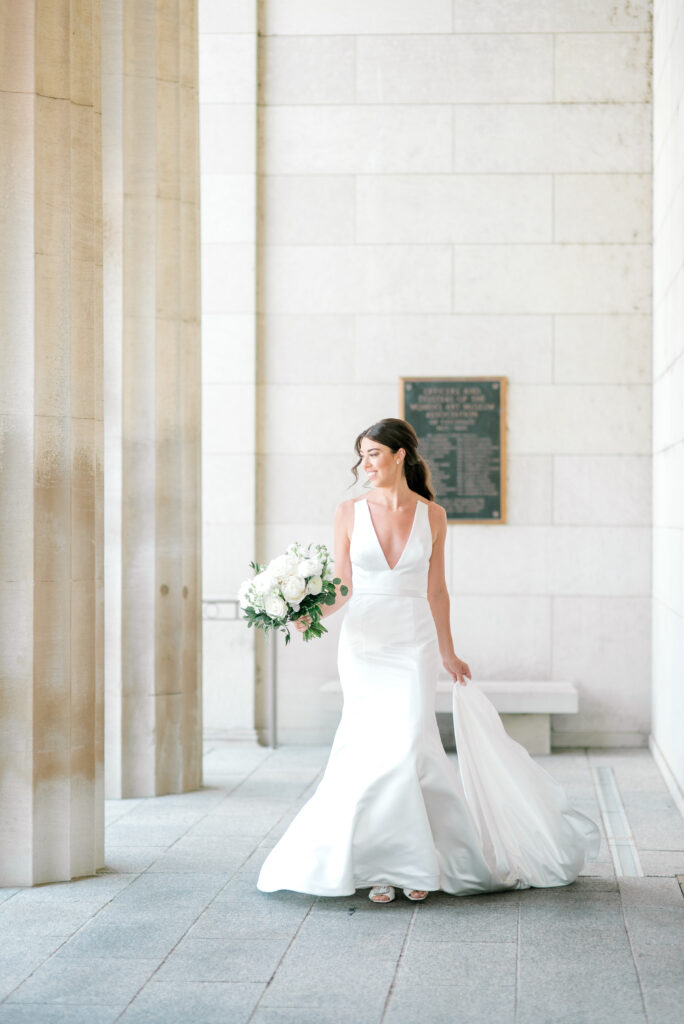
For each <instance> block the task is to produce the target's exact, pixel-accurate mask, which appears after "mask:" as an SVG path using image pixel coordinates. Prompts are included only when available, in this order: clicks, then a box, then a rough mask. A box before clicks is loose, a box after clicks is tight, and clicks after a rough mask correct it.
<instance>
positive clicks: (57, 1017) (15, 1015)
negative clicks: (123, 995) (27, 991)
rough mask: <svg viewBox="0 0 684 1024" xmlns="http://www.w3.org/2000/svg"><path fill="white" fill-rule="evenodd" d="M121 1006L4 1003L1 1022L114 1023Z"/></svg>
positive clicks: (35, 1023)
mask: <svg viewBox="0 0 684 1024" xmlns="http://www.w3.org/2000/svg"><path fill="white" fill-rule="evenodd" d="M120 1013H121V1007H120V1006H117V1007H111V1006H73V1005H71V1006H47V1005H46V1004H44V1003H42V1004H41V1003H28V1004H27V1005H25V1006H24V1005H21V1004H20V1003H4V1004H3V1005H2V1006H0V1024H114V1021H115V1020H116V1019H117V1018H118V1017H119V1015H120Z"/></svg>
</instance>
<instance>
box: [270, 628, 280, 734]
mask: <svg viewBox="0 0 684 1024" xmlns="http://www.w3.org/2000/svg"><path fill="white" fill-rule="evenodd" d="M270 677H271V678H270V684H271V687H270V689H271V692H270V694H269V698H270V705H271V706H270V716H269V717H270V726H271V746H272V748H273V749H274V750H275V749H276V747H277V746H278V630H277V629H273V630H271V672H270Z"/></svg>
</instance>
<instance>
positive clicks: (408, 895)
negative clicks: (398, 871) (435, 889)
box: [402, 889, 427, 903]
mask: <svg viewBox="0 0 684 1024" xmlns="http://www.w3.org/2000/svg"><path fill="white" fill-rule="evenodd" d="M402 892H403V894H404V896H405V897H406V899H407V900H413V902H414V903H422V901H423V900H426V899H427V893H426V891H425V889H402ZM414 892H422V894H423V895H422V896H412V895H411V893H414Z"/></svg>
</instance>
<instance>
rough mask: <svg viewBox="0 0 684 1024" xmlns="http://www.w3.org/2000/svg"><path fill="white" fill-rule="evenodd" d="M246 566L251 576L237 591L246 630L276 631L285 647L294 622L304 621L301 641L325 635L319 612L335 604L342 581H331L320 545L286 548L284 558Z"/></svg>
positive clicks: (327, 559) (326, 554)
mask: <svg viewBox="0 0 684 1024" xmlns="http://www.w3.org/2000/svg"><path fill="white" fill-rule="evenodd" d="M250 566H251V568H252V569H253V570H254V572H255V575H254V576H252V577H251V578H250V579H247V580H245V581H244V583H243V584H242V585H241V586H240V591H239V598H240V606H241V608H242V609H243V611H244V613H245V619H246V620H247V625H248V626H250V627H251V626H256V628H257V629H263V630H264V631H265V632H266V633H267V632H268V631H269V629H276V630H280V632H281V633H284V634H285V643H286V644H289V642H290V640H291V637H290V630H289V627H288V624H289V623H290V622H296V621H297V620H298V619H304V620H305V621H306V620H308V621H307V625H306V628H305V629H304V630H303V639H304V640H313V639H314V637H320V636H323V634H324V633H327V632H328V631H327V629H326V628H325V626H324V625H323V623H322V622H321V617H322V614H321V613H322V609H323V606H324V605H332V604H334V603H335V599H336V597H337V587H338V585H339V584H340V583H341V582H342V581H341V580H340V579H338V578H336V577H335V574H334V572H333V560H332V558H331V556H330V553H329V551H328V549H327V548H326V546H325V545H324V544H315V545H314V544H308V545H303V544H297V543H295V544H290V546H289V548H288V549H287V551H286V552H285V554H283V555H278V557H277V558H274V559H273V560H272V561H271V562H269V563H268V565H259V564H258V563H257V562H250ZM347 592H348V588H347V587H345V586H341V587H340V593H341V594H342V595H343V596H345V595H346V594H347ZM298 628H300V627H298Z"/></svg>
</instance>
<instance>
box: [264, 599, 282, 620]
mask: <svg viewBox="0 0 684 1024" xmlns="http://www.w3.org/2000/svg"><path fill="white" fill-rule="evenodd" d="M265 608H266V614H267V615H270V616H271V618H272V619H282V618H284V617H285V615H287V605H286V604H285V602H284V601H283V599H282V597H278V595H277V594H269V595H268V597H267V598H266V601H265Z"/></svg>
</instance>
